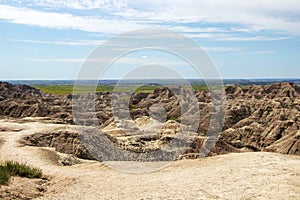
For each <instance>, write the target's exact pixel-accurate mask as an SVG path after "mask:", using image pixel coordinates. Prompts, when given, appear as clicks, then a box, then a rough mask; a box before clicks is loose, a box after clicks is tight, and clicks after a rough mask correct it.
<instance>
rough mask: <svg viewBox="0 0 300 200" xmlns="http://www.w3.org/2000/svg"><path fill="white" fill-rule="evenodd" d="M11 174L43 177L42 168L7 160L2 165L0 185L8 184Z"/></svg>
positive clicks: (0, 168)
mask: <svg viewBox="0 0 300 200" xmlns="http://www.w3.org/2000/svg"><path fill="white" fill-rule="evenodd" d="M10 176H20V177H25V178H41V176H42V170H41V169H39V168H35V167H31V166H28V165H25V164H21V163H19V162H15V161H6V162H4V164H2V165H0V185H3V184H7V182H8V180H9V177H10Z"/></svg>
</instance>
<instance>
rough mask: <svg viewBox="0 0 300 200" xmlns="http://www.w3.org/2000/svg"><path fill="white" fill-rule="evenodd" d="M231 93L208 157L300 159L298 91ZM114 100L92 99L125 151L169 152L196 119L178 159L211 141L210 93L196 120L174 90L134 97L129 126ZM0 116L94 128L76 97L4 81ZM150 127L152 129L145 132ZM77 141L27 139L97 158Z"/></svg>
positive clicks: (72, 136)
mask: <svg viewBox="0 0 300 200" xmlns="http://www.w3.org/2000/svg"><path fill="white" fill-rule="evenodd" d="M226 94H227V96H226V104H227V105H226V111H225V115H226V117H225V123H224V128H223V129H222V132H220V134H219V136H218V138H217V140H216V141H214V142H216V145H215V146H214V148H213V149H212V151H210V152H209V155H218V154H226V153H229V152H245V151H268V152H278V153H283V154H293V155H300V128H299V127H300V87H299V86H297V85H295V84H291V83H277V84H273V85H270V86H257V85H252V86H250V87H249V88H241V87H238V86H235V85H234V86H228V87H226ZM83 96H85V95H83ZM112 96H113V95H112V94H111V93H108V92H106V93H105V92H101V93H97V94H95V96H92V98H93V99H94V102H95V112H93V116H96V120H97V123H99V126H100V127H101V129H102V131H104V134H105V136H107V138H109V139H110V141H112V142H113V143H115V144H116V145H118V146H119V147H120V148H122V149H124V150H128V151H131V152H137V153H139V152H151V151H155V150H157V149H159V148H161V147H162V146H164V148H165V149H166V151H167V149H168V143H169V142H172V141H179V138H178V131H179V129H180V123H181V122H182V121H187V120H191V124H193V122H194V120H199V124H200V125H199V127H197V130H195V132H193V133H192V134H191V135H192V136H193V137H190V138H188V140H189V141H188V142H189V147H188V148H186V149H185V151H184V152H181V155H180V156H179V157H178V158H183V157H185V158H197V157H198V156H199V150H200V148H201V147H202V146H203V144H204V143H205V142H206V140H205V139H207V135H206V133H207V130H208V128H209V124H210V117H211V114H212V103H211V99H210V93H209V92H208V91H196V92H195V96H196V98H197V100H198V106H199V108H200V113H198V115H197V117H195V116H184V115H181V110H180V105H179V101H178V99H177V98H176V96H175V95H174V94H173V93H172V91H171V90H170V89H167V88H162V89H156V90H155V91H154V92H152V93H137V94H133V95H132V96H131V97H130V99H127V100H129V107H128V109H127V110H128V111H129V115H130V117H131V119H128V121H127V122H126V123H125V124H126V126H125V125H124V124H120V123H119V121H118V120H116V119H115V118H114V117H113V114H112V112H113V111H112V108H111V107H112V106H111V98H112ZM73 97H74V98H77V99H78V98H82V95H75V96H73ZM77 106H78V105H77ZM80 106H85V105H80ZM161 108H163V109H161ZM119 112H122V110H119ZM85 114H86V113H84V114H83V115H85ZM118 114H120V115H122V113H118ZM0 116H2V117H13V118H24V117H47V118H49V119H51V121H52V122H53V120H54V121H55V123H65V124H74V122H80V124H85V123H86V124H85V125H93V123H94V122H93V120H90V118H89V113H87V117H86V118H89V120H87V121H86V122H82V121H80V120H81V119H82V118H81V119H76V118H73V116H72V95H66V96H57V95H54V94H46V93H42V92H41V91H39V90H37V89H35V88H33V87H30V86H25V85H11V84H9V83H5V82H0ZM162 116H164V117H162ZM83 118H84V117H83ZM76 120H78V121H76ZM89 123H90V124H89ZM149 125H151V129H143V128H142V127H143V126H144V127H149ZM136 127H139V128H138V129H137V128H136ZM141 130H143V131H144V132H141ZM145 132H146V133H147V134H145ZM78 138H79V136H78V131H77V130H76V129H72V130H58V131H57V132H40V133H36V134H34V135H31V136H29V137H27V138H25V140H27V143H28V144H30V145H36V146H49V147H54V148H56V149H57V151H61V152H65V153H71V154H74V155H76V156H78V157H80V158H89V159H91V158H92V157H93V155H91V154H89V153H88V151H87V149H86V148H85V147H84V146H83V145H82V144H81V142H80V140H79V139H78ZM179 143H180V141H179ZM170 156H171V157H172V155H170ZM171 159H173V157H172V158H171Z"/></svg>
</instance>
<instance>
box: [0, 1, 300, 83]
mask: <svg viewBox="0 0 300 200" xmlns="http://www.w3.org/2000/svg"><path fill="white" fill-rule="evenodd" d="M141 28H164V29H169V30H172V31H175V32H177V33H180V34H183V35H185V36H186V37H188V38H191V39H192V40H194V41H195V42H196V43H197V44H199V45H200V46H202V47H203V48H204V49H205V50H206V51H207V52H208V54H209V56H210V57H211V59H212V60H213V62H214V63H215V64H216V66H217V68H218V70H219V72H220V75H221V76H222V77H223V78H299V77H300V66H299V63H300V1H298V0H252V1H242V0H201V1H196V0H194V1H191V0H185V1H182V0H165V1H162V0H153V1H146V0H133V1H131V0H120V1H115V0H64V1H63V0H30V1H29V0H23V1H20V0H9V1H8V0H0V41H1V46H0V52H1V53H0V70H1V74H0V79H2V80H12V79H75V78H76V77H77V74H78V72H79V70H80V68H81V65H82V64H83V62H84V60H85V59H86V58H87V57H88V56H89V55H90V53H91V52H92V51H93V50H94V49H95V48H96V47H97V46H98V45H101V43H102V42H103V41H105V40H107V39H109V38H111V37H113V36H116V35H118V34H120V33H123V32H124V31H131V30H135V29H141ZM143 53H144V54H143ZM138 56H139V57H138ZM155 56H156V57H159V55H157V54H156V53H154V52H151V51H149V52H142V53H137V54H133V55H132V58H136V59H140V58H151V57H155ZM160 56H163V55H160ZM164 58H165V59H167V60H168V61H169V63H170V65H172V64H174V62H175V61H177V59H176V58H174V57H173V58H172V56H165V57H164ZM159 59H162V58H159ZM124 60H126V59H124ZM120 62H122V60H120ZM158 62H159V61H158ZM178 62H179V61H178ZM119 66H120V67H125V68H126V67H127V68H126V69H130V67H131V65H130V63H129V62H128V59H127V62H125V63H119ZM117 67H118V66H117ZM185 71H189V73H187V76H190V74H191V73H192V71H191V70H185ZM108 78H118V77H113V74H112V75H111V77H108Z"/></svg>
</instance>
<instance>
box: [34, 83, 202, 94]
mask: <svg viewBox="0 0 300 200" xmlns="http://www.w3.org/2000/svg"><path fill="white" fill-rule="evenodd" d="M32 86H33V87H35V88H37V89H39V90H41V91H42V92H45V93H52V94H57V95H66V94H82V93H89V92H94V85H81V86H76V90H75V91H74V89H73V85H32ZM135 88H136V86H130V85H125V86H118V87H117V88H115V85H98V86H97V88H96V92H113V91H116V92H120V91H121V92H133V91H134V89H135ZM160 88H163V86H160V85H143V86H141V87H139V88H137V89H136V90H135V91H134V92H135V93H141V92H144V93H151V92H153V91H154V90H155V89H160ZM192 88H193V89H194V90H201V91H203V90H208V88H207V86H206V85H193V86H192Z"/></svg>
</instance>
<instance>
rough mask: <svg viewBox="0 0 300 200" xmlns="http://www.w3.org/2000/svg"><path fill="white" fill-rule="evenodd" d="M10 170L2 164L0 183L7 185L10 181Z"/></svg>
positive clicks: (0, 167)
mask: <svg viewBox="0 0 300 200" xmlns="http://www.w3.org/2000/svg"><path fill="white" fill-rule="evenodd" d="M9 177H10V175H9V172H8V171H7V169H6V167H4V166H0V185H5V184H7V183H8V180H9Z"/></svg>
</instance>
